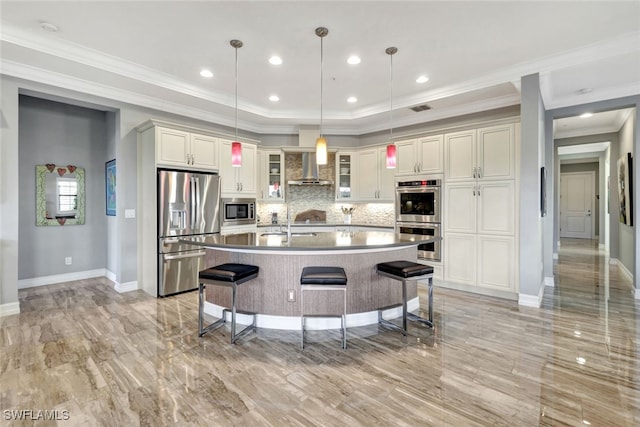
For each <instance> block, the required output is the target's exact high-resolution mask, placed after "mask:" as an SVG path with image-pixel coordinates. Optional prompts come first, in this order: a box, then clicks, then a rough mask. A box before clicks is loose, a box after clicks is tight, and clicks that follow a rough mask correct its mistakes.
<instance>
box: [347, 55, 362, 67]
mask: <svg viewBox="0 0 640 427" xmlns="http://www.w3.org/2000/svg"><path fill="white" fill-rule="evenodd" d="M360 61H361V60H360V57H359V56H356V55H351V56H350V57H349V59H347V63H348V64H351V65H357V64H359V63H360Z"/></svg>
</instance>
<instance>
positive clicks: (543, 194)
mask: <svg viewBox="0 0 640 427" xmlns="http://www.w3.org/2000/svg"><path fill="white" fill-rule="evenodd" d="M546 215H547V170H546V169H545V167H544V166H542V167H541V168H540V216H541V217H544V216H546Z"/></svg>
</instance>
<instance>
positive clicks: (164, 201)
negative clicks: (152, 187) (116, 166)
mask: <svg viewBox="0 0 640 427" xmlns="http://www.w3.org/2000/svg"><path fill="white" fill-rule="evenodd" d="M219 232H220V177H219V176H218V175H216V174H210V173H200V172H184V171H174V170H158V295H159V296H167V295H172V294H176V293H179V292H185V291H189V290H193V289H196V288H197V287H198V273H199V271H200V269H204V268H206V266H204V265H203V262H204V255H205V251H204V250H202V249H197V248H196V249H194V247H193V246H190V245H185V244H182V243H179V241H178V240H179V239H180V238H182V237H185V236H192V237H203V238H204V237H206V236H207V235H211V234H215V233H219Z"/></svg>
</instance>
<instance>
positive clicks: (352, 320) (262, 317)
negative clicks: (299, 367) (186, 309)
mask: <svg viewBox="0 0 640 427" xmlns="http://www.w3.org/2000/svg"><path fill="white" fill-rule="evenodd" d="M418 307H420V300H419V298H418V297H415V298H413V299H411V300H409V301H407V310H409V311H414V310H417V309H418ZM223 308H224V307H222V306H219V305H216V304H212V303H210V302H207V301H205V303H204V312H205V314H208V315H210V316H213V317H216V318H220V317H222V310H223ZM400 316H402V307H395V308H391V309H389V310H385V311H384V312H383V313H382V317H383V318H384V319H394V318H398V317H400ZM251 321H252V316H248V315H244V314H238V315H237V317H236V322H237V323H238V324H240V325H249V324H251ZM346 321H347V327H351V328H353V327H355V326H366V325H373V324H376V323H378V312H377V311H368V312H365V313H353V314H347V320H346ZM227 322H231V313H227ZM256 326H257V327H258V328H265V329H281V330H289V331H299V330H300V329H301V324H300V317H298V316H270V315H266V314H258V315H257V317H256ZM339 328H340V318H337V317H326V318H323V317H310V318H307V319H306V320H305V330H325V329H339Z"/></svg>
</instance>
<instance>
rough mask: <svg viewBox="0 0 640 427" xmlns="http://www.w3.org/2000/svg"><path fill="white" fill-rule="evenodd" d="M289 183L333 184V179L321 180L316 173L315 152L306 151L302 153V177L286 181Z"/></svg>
mask: <svg viewBox="0 0 640 427" xmlns="http://www.w3.org/2000/svg"><path fill="white" fill-rule="evenodd" d="M288 184H289V185H333V181H329V180H322V179H320V178H319V174H318V164H317V163H316V153H314V152H310V151H306V152H303V153H302V177H300V179H296V180H292V181H289V182H288Z"/></svg>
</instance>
